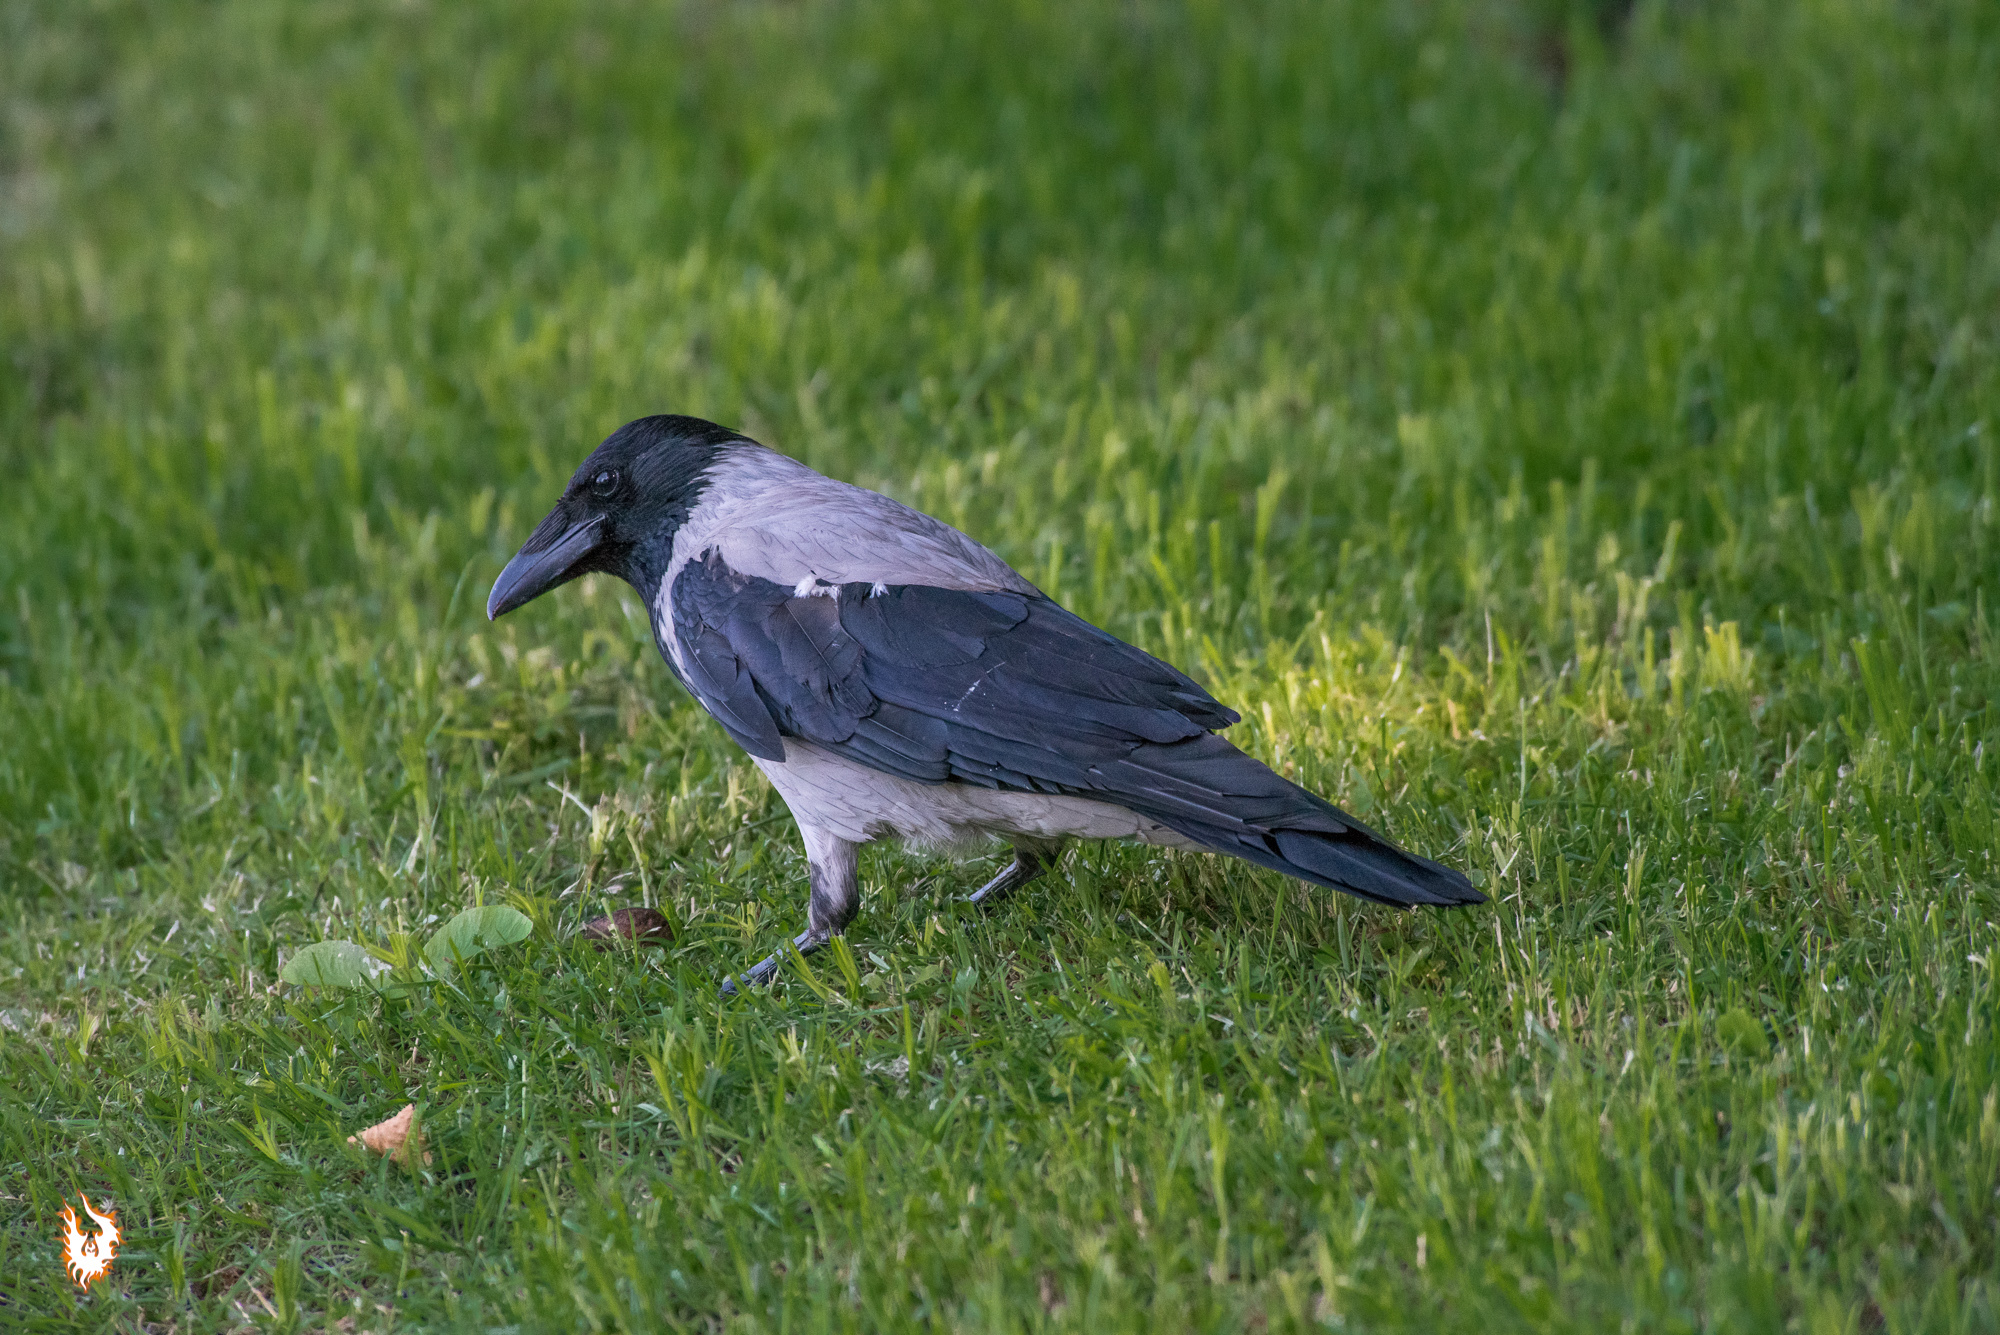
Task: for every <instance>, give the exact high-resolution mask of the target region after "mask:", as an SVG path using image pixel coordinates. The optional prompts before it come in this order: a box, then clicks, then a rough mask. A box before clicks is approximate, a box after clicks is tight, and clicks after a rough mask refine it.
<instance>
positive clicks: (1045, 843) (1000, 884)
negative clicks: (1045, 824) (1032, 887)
mask: <svg viewBox="0 0 2000 1335" xmlns="http://www.w3.org/2000/svg"><path fill="white" fill-rule="evenodd" d="M1061 856H1062V840H1060V839H1028V838H1017V839H1015V840H1014V860H1013V861H1012V862H1010V863H1008V864H1007V869H1006V870H1005V871H1003V872H1001V873H1000V874H999V875H998V876H995V877H994V878H993V879H992V880H990V881H988V882H987V883H986V884H985V885H982V886H980V887H979V888H978V889H977V890H975V891H973V892H972V893H971V894H969V895H967V896H966V897H965V902H966V903H968V904H977V905H978V906H979V907H980V908H983V909H991V908H992V907H993V906H994V905H996V904H998V903H999V902H1000V901H1001V900H1003V899H1005V898H1007V896H1009V895H1011V894H1013V893H1014V892H1015V891H1016V890H1019V889H1020V888H1021V887H1022V886H1024V885H1026V884H1027V883H1028V882H1030V881H1032V880H1034V879H1035V878H1036V877H1037V876H1040V875H1041V874H1042V873H1043V872H1045V871H1047V870H1048V869H1049V868H1050V867H1053V866H1055V865H1056V859H1057V858H1059V857H1061Z"/></svg>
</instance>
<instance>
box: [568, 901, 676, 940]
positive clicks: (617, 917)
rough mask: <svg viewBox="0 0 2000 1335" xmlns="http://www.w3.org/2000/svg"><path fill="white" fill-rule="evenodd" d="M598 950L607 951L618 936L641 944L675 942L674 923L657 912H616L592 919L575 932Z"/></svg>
mask: <svg viewBox="0 0 2000 1335" xmlns="http://www.w3.org/2000/svg"><path fill="white" fill-rule="evenodd" d="M577 935H578V936H580V937H582V938H583V939H584V940H586V941H590V942H593V943H595V944H596V946H597V948H598V949H599V950H605V949H608V948H609V947H610V946H611V945H612V944H613V943H614V942H615V941H617V939H618V938H619V937H624V938H626V939H627V940H630V941H637V942H639V943H640V944H641V945H647V946H664V945H666V944H667V943H668V942H669V941H672V940H673V939H674V928H673V924H672V923H670V922H668V921H667V915H666V914H664V913H662V912H660V911H659V910H658V909H619V910H618V911H617V912H616V913H612V914H608V915H606V916H605V917H602V918H592V919H591V920H590V921H589V922H587V923H585V924H584V925H583V930H581V931H579V932H578V933H577Z"/></svg>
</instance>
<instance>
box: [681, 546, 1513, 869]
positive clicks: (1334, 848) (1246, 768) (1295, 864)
mask: <svg viewBox="0 0 2000 1335" xmlns="http://www.w3.org/2000/svg"><path fill="white" fill-rule="evenodd" d="M670 605H671V609H672V615H673V619H674V627H675V633H676V636H677V638H678V640H679V642H680V646H681V654H682V659H683V673H682V675H683V679H684V680H685V681H686V682H687V684H688V687H689V689H690V690H692V691H693V692H694V694H695V696H696V697H697V698H698V699H699V700H700V701H701V702H702V704H703V705H705V706H707V708H708V710H709V712H710V713H712V714H714V715H715V716H716V718H717V719H718V720H719V721H720V722H721V723H722V725H723V727H724V728H726V729H727V730H728V731H729V734H730V735H731V736H732V737H734V738H735V739H736V740H737V741H738V742H739V743H741V744H742V746H743V747H744V749H745V750H747V751H749V752H750V753H751V754H752V755H755V756H759V757H761V758H763V759H766V760H782V759H783V756H784V751H783V741H782V738H784V737H796V738H800V739H802V740H805V741H809V742H812V743H813V744H815V745H817V746H820V747H824V748H826V749H827V750H829V751H832V752H834V753H835V754H838V755H842V756H845V757H847V758H848V759H850V760H853V761H855V762H856V763H858V764H861V765H865V766H868V767H869V768H871V769H875V770H879V771H881V772H883V773H886V774H893V775H897V776H899V777H901V778H905V779H910V780H914V781H916V782H919V783H931V784H936V783H950V782H959V783H969V784H977V785H980V786H982V787H988V788H1003V789H1012V790H1015V791H1021V792H1038V793H1065V794H1072V795H1077V796H1085V797H1094V798H1098V799H1100V800H1103V801H1108V802H1114V803H1116V804H1118V805H1120V806H1123V807H1126V808H1128V809H1129V810H1132V811H1135V812H1138V813H1140V814H1141V815H1144V816H1146V817H1148V818H1150V819H1153V820H1157V821H1159V822H1160V823H1161V824H1163V825H1165V826H1167V827H1168V828H1170V829H1173V830H1175V831H1177V832H1179V833H1180V834H1182V835H1184V836H1186V837H1188V838H1190V839H1193V840H1195V841H1197V842H1199V843H1201V844H1203V845H1206V846H1207V847H1210V848H1214V849H1217V850H1218V851H1221V852H1226V853H1232V854H1234V855H1236V856H1237V857H1241V858H1246V859H1248V860H1250V861H1252V862H1256V863H1259V864H1261V865H1263V866H1267V867H1271V868H1274V869H1276V870H1279V871H1283V872H1285V873H1287V874H1288V875H1292V876H1297V877H1301V878H1303V879H1305V880H1309V881H1316V882H1318V883H1320V884H1323V885H1330V886H1334V887H1336V888H1339V889H1342V890H1346V891H1348V892H1350V893H1352V894H1357V895H1361V896H1363V897H1365V898H1368V899H1374V900H1379V901H1381V902H1383V903H1389V904H1404V905H1407V904H1451V903H1477V902H1479V901H1480V900H1481V899H1482V898H1483V897H1482V896H1481V895H1480V894H1479V893H1478V892H1477V891H1475V890H1474V889H1473V888H1472V887H1471V885H1470V884H1469V883H1468V882H1467V881H1466V880H1465V878H1464V877H1463V876H1461V875H1459V874H1458V873H1457V872H1455V871H1452V870H1450V869H1449V868H1446V867H1442V866H1439V865H1438V864H1437V863H1435V862H1431V861H1429V860H1428V859H1425V858H1420V857H1416V856H1415V855H1413V854H1410V853H1406V852H1404V851H1403V850H1402V849H1400V848H1397V847H1396V846H1395V845H1394V844H1392V843H1390V842H1389V841H1387V840H1386V839H1383V838H1382V837H1381V836H1380V835H1378V834H1376V833H1375V832H1374V831H1372V830H1370V829H1369V828H1368V827H1367V826H1365V825H1362V824H1361V823H1360V822H1358V821H1356V820H1355V819H1354V818H1353V817H1351V816H1349V815H1347V814H1346V813H1345V812H1343V811H1341V810H1339V809H1338V808H1336V807H1334V806H1333V805H1332V804H1330V803H1328V802H1326V801H1325V800H1323V799H1322V798H1320V797H1318V796H1316V795H1314V794H1312V793H1309V792H1307V791H1306V790H1305V789H1303V788H1300V787H1299V786H1298V785H1296V784H1293V783H1291V782H1289V781H1287V780H1286V779H1284V778H1282V777H1280V776H1279V775H1277V774H1275V773H1273V772H1272V771H1271V770H1270V769H1269V768H1267V767H1266V766H1264V765H1262V764H1260V763H1259V762H1258V761H1256V760H1255V759H1253V758H1251V757H1250V756H1247V755H1245V754H1244V753H1243V752H1241V751H1239V750H1237V749H1236V748H1235V747H1234V746H1231V745H1230V744H1229V743H1228V742H1226V741H1224V740H1223V739H1222V738H1220V737H1217V736H1215V735H1213V734H1214V732H1215V730H1216V729H1220V728H1226V727H1228V726H1229V725H1231V724H1233V723H1235V722H1236V721H1237V714H1236V712H1235V711H1234V710H1232V709H1230V708H1228V707H1227V706H1226V705H1223V704H1221V703H1220V702H1219V701H1217V700H1216V699H1215V697H1213V696H1211V695H1210V694H1209V693H1208V692H1207V691H1205V690H1203V689H1202V688H1201V686H1200V685H1199V684H1197V683H1196V682H1195V681H1194V680H1193V679H1191V678H1189V677H1188V676H1187V675H1185V674H1184V673H1182V672H1180V671H1179V670H1178V669H1176V668H1174V667H1172V666H1171V665H1169V664H1167V663H1163V662H1161V661H1160V660H1159V659H1157V658H1154V657H1153V656H1152V655H1151V654H1148V653H1144V652H1142V651H1141V650H1138V649H1135V648H1133V647H1132V646H1131V645H1129V644H1126V643H1124V642H1123V641H1121V640H1119V639H1117V638H1115V637H1114V636H1111V635H1108V634H1106V633H1105V632H1104V631H1101V630H1099V629H1098V628H1097V627H1095V626H1093V625H1091V624H1090V623H1089V622H1087V621H1084V620H1083V619H1082V618H1080V617H1077V616H1075V615H1073V614H1072V613H1070V612H1067V611H1065V610H1064V609H1063V608H1061V607H1059V606H1057V605H1056V604H1055V603H1053V602H1051V601H1049V600H1048V599H1047V598H1043V597H1040V596H1038V595H1030V594H1018V593H1005V592H974V591H969V590H961V589H941V588H934V587H930V586H927V585H894V586H890V587H887V588H883V587H882V586H879V585H876V586H871V585H868V584H847V585H843V586H840V587H839V588H837V589H836V588H833V587H830V586H821V587H820V588H817V589H815V590H814V591H813V592H812V593H810V594H809V595H807V596H799V595H798V593H797V591H796V590H794V589H790V588H787V587H785V586H783V585H780V584H775V583H773V582H771V581H770V580H766V579H759V578H756V577H754V576H747V575H743V574H740V573H738V572H736V571H734V570H731V569H730V568H729V567H728V565H726V564H725V563H724V562H723V560H722V558H721V556H720V555H719V554H717V553H714V552H710V553H708V554H707V555H706V556H704V557H702V558H700V559H698V560H695V561H691V562H689V563H688V564H687V565H686V566H685V567H684V568H683V569H682V571H681V573H680V574H679V575H678V576H677V577H676V578H675V581H674V585H673V589H672V590H671V595H670Z"/></svg>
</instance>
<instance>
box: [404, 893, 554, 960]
mask: <svg viewBox="0 0 2000 1335" xmlns="http://www.w3.org/2000/svg"><path fill="white" fill-rule="evenodd" d="M534 930H535V925H534V924H533V923H531V922H529V921H528V915H527V914H525V913H523V912H521V911H520V910H519V909H510V908H501V907H499V906H497V905H489V906H488V907H486V908H479V909H466V910H464V911H462V912H461V913H459V915H458V916H457V917H455V918H453V919H452V920H451V921H450V922H448V923H446V924H445V925H444V926H442V927H440V928H438V933H437V935H436V936H434V937H432V938H431V939H430V943H429V944H428V945H426V946H425V947H424V958H425V959H426V960H428V961H430V966H431V967H432V968H433V969H449V968H451V967H452V959H453V955H454V952H455V953H456V956H457V958H459V959H462V960H469V959H471V958H472V957H473V956H474V955H477V954H478V953H479V952H480V951H482V950H491V949H493V947H495V946H511V945H513V944H514V943H515V942H516V941H520V940H524V939H526V937H527V935H528V933H530V932H532V931H534Z"/></svg>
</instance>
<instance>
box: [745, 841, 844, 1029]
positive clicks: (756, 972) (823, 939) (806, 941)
mask: <svg viewBox="0 0 2000 1335" xmlns="http://www.w3.org/2000/svg"><path fill="white" fill-rule="evenodd" d="M799 833H800V835H802V836H803V837H804V838H805V844H806V869H807V871H808V872H809V873H810V876H811V880H812V895H811V897H810V898H809V899H807V901H806V929H805V930H804V931H803V932H800V933H799V934H798V935H797V936H795V937H793V938H792V945H793V947H794V948H795V949H797V951H798V952H799V954H801V955H810V954H812V952H814V951H815V950H818V949H819V948H820V947H821V946H823V945H825V944H826V943H827V941H828V940H830V939H831V938H832V937H833V936H834V935H835V934H836V933H838V932H840V931H842V930H843V929H845V928H846V926H847V924H849V923H850V922H853V921H854V914H855V912H856V911H857V910H858V909H859V908H860V907H861V881H860V876H859V871H858V869H859V866H860V860H861V846H860V845H859V844H856V843H854V842H852V841H851V840H847V839H842V838H841V837H840V836H838V835H835V834H830V833H828V832H827V831H825V830H822V829H819V828H818V827H817V826H812V825H800V826H799ZM784 958H785V957H784V953H783V952H782V951H780V952H778V953H776V954H773V955H770V956H768V957H766V958H765V959H763V960H760V961H759V962H758V963H756V964H754V965H752V966H751V967H750V968H749V969H747V970H745V971H744V973H743V976H742V979H741V980H740V981H741V985H742V986H745V987H755V986H756V985H758V984H759V983H768V982H770V981H771V976H772V975H773V974H775V973H777V972H778V965H779V964H780V963H782V962H783V961H784ZM738 983H739V980H738V979H736V978H735V977H729V978H725V979H723V980H722V995H723V996H725V997H727V996H733V995H734V994H735V992H736V990H737V987H738Z"/></svg>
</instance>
